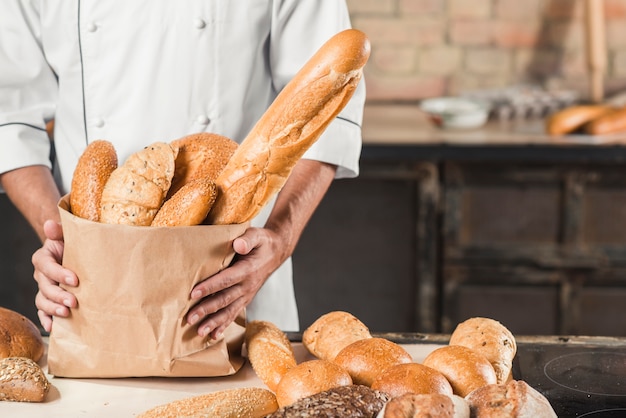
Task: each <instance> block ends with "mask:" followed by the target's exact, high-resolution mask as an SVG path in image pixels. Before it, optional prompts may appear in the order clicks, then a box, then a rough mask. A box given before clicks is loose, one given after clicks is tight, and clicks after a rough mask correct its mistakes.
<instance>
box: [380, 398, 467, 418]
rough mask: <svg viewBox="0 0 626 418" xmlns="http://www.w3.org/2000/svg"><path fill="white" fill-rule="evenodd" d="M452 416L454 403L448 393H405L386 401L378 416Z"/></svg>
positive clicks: (417, 417)
mask: <svg viewBox="0 0 626 418" xmlns="http://www.w3.org/2000/svg"><path fill="white" fill-rule="evenodd" d="M454 416H455V415H454V403H453V402H452V398H450V396H448V395H443V394H440V393H433V394H417V393H406V394H404V395H401V396H398V397H394V398H392V399H391V400H390V401H389V402H387V404H386V405H385V408H384V410H383V411H381V413H380V414H379V415H378V418H420V417H437V418H454Z"/></svg>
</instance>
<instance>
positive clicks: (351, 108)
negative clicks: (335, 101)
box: [270, 0, 365, 178]
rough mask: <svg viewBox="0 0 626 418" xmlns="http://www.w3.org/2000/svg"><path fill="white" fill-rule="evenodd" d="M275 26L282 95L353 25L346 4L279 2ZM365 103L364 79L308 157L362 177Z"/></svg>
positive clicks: (274, 57) (274, 54)
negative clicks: (330, 41)
mask: <svg viewBox="0 0 626 418" xmlns="http://www.w3.org/2000/svg"><path fill="white" fill-rule="evenodd" d="M272 22H273V23H272V31H271V38H270V65H271V69H272V78H273V83H274V88H275V89H276V90H277V91H280V90H281V89H282V88H283V87H284V86H285V85H286V84H287V82H288V81H289V80H290V79H291V78H292V77H293V76H294V75H295V74H296V72H298V70H299V69H300V68H301V67H302V66H303V65H304V63H306V61H307V60H308V59H309V58H310V57H311V56H312V55H313V54H314V53H315V52H316V51H317V50H318V49H319V48H320V47H321V46H322V45H323V44H324V43H325V42H326V41H327V40H328V39H330V38H331V37H332V36H333V35H335V34H336V33H338V32H340V31H342V30H344V29H348V28H350V27H351V25H350V16H349V13H348V8H347V6H346V4H345V2H344V1H343V0H320V1H302V0H286V1H279V2H275V6H274V10H273V19H272ZM364 103H365V82H364V80H363V79H362V80H361V82H360V84H359V86H358V88H357V90H356V91H355V92H354V95H353V96H352V99H351V100H350V102H349V103H348V104H347V105H346V107H345V108H344V109H343V111H342V112H341V113H340V114H339V115H338V116H337V118H336V119H335V120H334V121H333V122H332V123H331V124H330V125H329V126H328V128H327V129H326V131H325V132H324V133H323V134H322V136H321V137H320V138H319V139H318V140H317V142H316V143H315V144H313V146H312V147H311V148H310V149H309V150H308V151H307V152H306V153H305V155H304V156H303V158H307V159H312V160H318V161H323V162H326V163H330V164H335V165H337V166H338V168H337V174H336V177H337V178H341V177H355V176H357V175H358V173H359V157H360V154H361V145H362V139H361V123H362V121H363V105H364Z"/></svg>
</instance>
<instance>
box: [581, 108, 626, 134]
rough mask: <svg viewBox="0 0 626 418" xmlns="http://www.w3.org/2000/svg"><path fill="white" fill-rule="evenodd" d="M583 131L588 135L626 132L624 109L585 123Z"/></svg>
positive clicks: (625, 113) (625, 110)
mask: <svg viewBox="0 0 626 418" xmlns="http://www.w3.org/2000/svg"><path fill="white" fill-rule="evenodd" d="M583 129H584V131H585V133H588V134H590V135H608V134H614V133H618V132H624V131H626V107H622V108H618V109H612V110H611V111H610V112H606V113H603V114H601V115H600V116H598V117H597V118H594V119H592V120H590V121H589V122H588V123H586V124H585V126H584V127H583Z"/></svg>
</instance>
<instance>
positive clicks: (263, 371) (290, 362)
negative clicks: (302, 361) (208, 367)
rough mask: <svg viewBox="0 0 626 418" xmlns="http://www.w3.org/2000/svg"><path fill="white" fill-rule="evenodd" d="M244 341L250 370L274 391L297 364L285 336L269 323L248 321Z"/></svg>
mask: <svg viewBox="0 0 626 418" xmlns="http://www.w3.org/2000/svg"><path fill="white" fill-rule="evenodd" d="M245 340H246V349H247V351H248V360H250V365H251V366H252V369H253V370H254V371H255V372H256V374H257V376H259V378H260V379H261V380H262V381H263V383H265V384H266V385H267V387H268V388H269V389H270V390H272V391H276V389H277V387H278V383H279V382H280V380H281V379H282V377H283V376H284V375H285V374H286V373H287V371H289V370H290V369H292V368H294V367H295V366H296V364H297V362H296V357H295V354H294V352H293V347H292V346H291V342H290V341H289V339H288V338H287V335H286V334H285V333H284V332H283V331H281V330H280V329H279V328H278V327H277V326H276V325H274V324H272V323H271V322H267V321H250V322H248V323H247V324H246V336H245Z"/></svg>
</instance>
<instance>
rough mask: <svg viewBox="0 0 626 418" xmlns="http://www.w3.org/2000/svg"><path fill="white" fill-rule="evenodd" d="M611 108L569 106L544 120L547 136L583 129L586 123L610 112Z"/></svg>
mask: <svg viewBox="0 0 626 418" xmlns="http://www.w3.org/2000/svg"><path fill="white" fill-rule="evenodd" d="M611 110H612V107H610V106H603V105H578V106H570V107H567V108H565V109H562V110H559V111H557V112H554V113H553V114H552V115H550V116H549V117H548V118H547V119H546V132H547V133H548V134H549V135H564V134H568V133H572V132H574V131H576V130H578V129H580V128H582V127H583V125H585V124H586V123H587V122H589V121H591V120H593V119H596V118H597V117H599V116H601V115H603V114H605V113H607V112H610V111H611Z"/></svg>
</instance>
